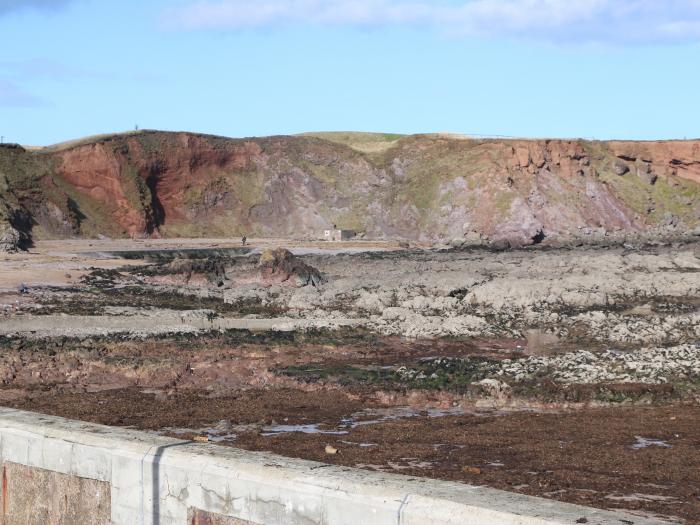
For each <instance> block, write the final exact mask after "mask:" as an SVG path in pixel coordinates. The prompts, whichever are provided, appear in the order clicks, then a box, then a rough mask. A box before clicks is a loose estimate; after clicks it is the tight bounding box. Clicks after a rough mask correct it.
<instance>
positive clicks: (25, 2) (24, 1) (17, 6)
mask: <svg viewBox="0 0 700 525" xmlns="http://www.w3.org/2000/svg"><path fill="white" fill-rule="evenodd" d="M70 1H71V0H0V15H3V14H5V13H9V12H11V11H18V10H21V9H26V8H36V9H58V8H60V7H63V6H64V5H65V4H67V3H68V2H70Z"/></svg>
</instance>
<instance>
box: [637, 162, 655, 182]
mask: <svg viewBox="0 0 700 525" xmlns="http://www.w3.org/2000/svg"><path fill="white" fill-rule="evenodd" d="M637 177H639V178H640V179H642V180H643V181H644V182H646V183H647V184H650V185H654V184H656V180H657V179H658V178H659V177H658V175H656V173H654V172H653V171H652V170H651V164H643V165H641V166H638V167H637Z"/></svg>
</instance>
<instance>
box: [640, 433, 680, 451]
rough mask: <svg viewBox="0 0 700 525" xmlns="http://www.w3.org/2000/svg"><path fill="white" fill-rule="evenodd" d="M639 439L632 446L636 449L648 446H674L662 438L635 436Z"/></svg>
mask: <svg viewBox="0 0 700 525" xmlns="http://www.w3.org/2000/svg"><path fill="white" fill-rule="evenodd" d="M634 437H635V438H636V440H637V442H636V443H634V444H633V445H632V448H633V449H634V450H641V449H643V448H648V447H663V448H673V447H672V445H669V444H668V443H666V442H665V441H663V440H661V439H653V438H645V437H642V436H634Z"/></svg>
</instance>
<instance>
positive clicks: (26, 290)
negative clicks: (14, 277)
mask: <svg viewBox="0 0 700 525" xmlns="http://www.w3.org/2000/svg"><path fill="white" fill-rule="evenodd" d="M19 293H21V294H26V293H29V286H27V285H26V284H24V283H22V284H20V285H19Z"/></svg>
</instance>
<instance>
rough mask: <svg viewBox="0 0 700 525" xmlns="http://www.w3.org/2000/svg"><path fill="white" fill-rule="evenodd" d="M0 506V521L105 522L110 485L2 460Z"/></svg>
mask: <svg viewBox="0 0 700 525" xmlns="http://www.w3.org/2000/svg"><path fill="white" fill-rule="evenodd" d="M0 507H1V508H2V515H1V516H0V525H86V524H90V525H108V524H109V523H110V521H111V495H110V485H109V483H107V482H106V481H97V480H93V479H87V478H80V477H77V476H71V475H69V474H60V473H58V472H52V471H50V470H44V469H39V468H34V467H27V466H25V465H19V464H17V463H11V462H4V463H3V465H2V505H0Z"/></svg>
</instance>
